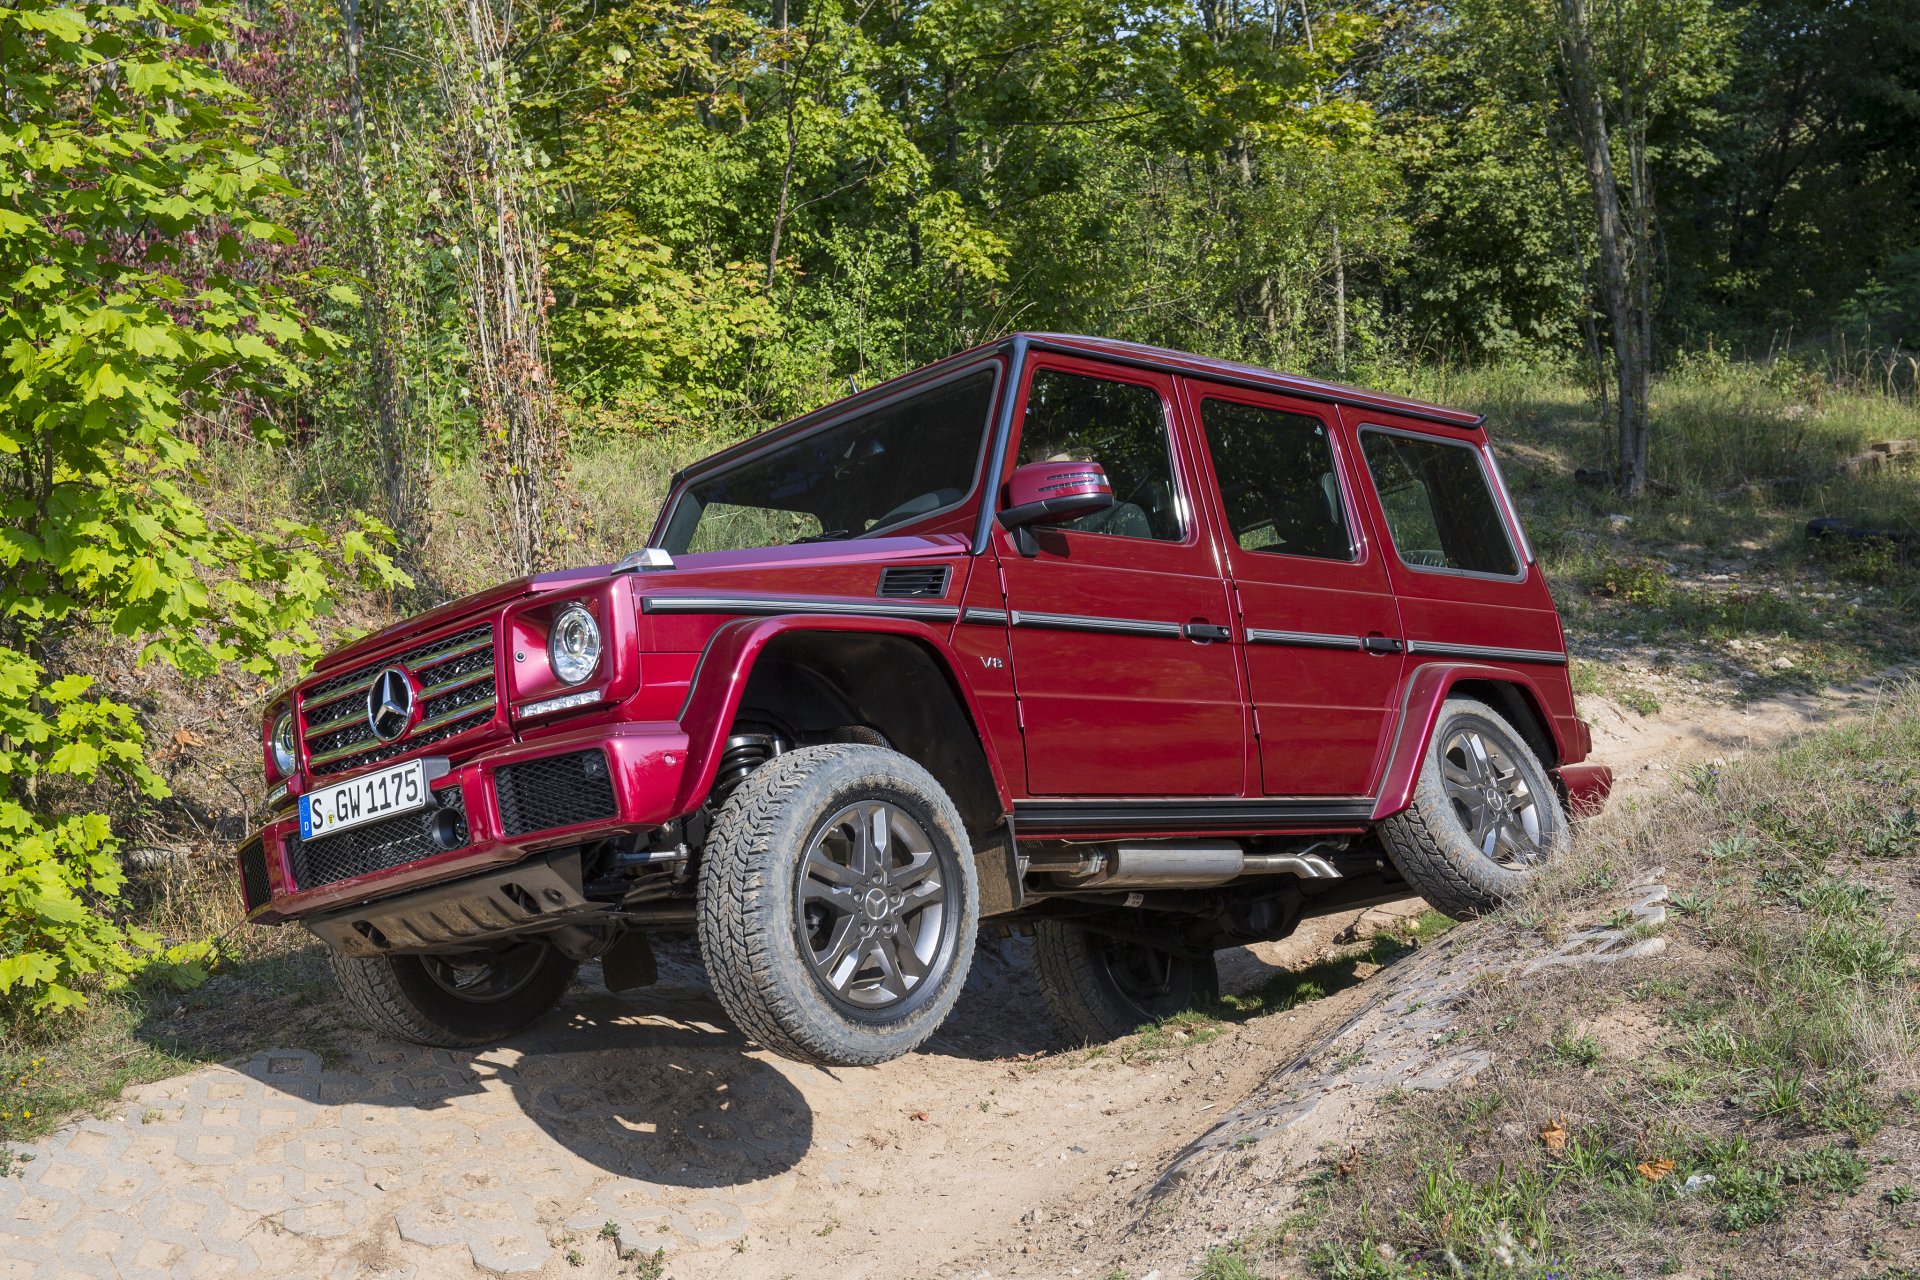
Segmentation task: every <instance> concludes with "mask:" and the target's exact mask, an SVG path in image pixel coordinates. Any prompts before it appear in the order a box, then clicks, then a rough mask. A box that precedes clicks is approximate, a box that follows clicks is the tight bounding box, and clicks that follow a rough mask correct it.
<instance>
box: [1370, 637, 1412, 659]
mask: <svg viewBox="0 0 1920 1280" xmlns="http://www.w3.org/2000/svg"><path fill="white" fill-rule="evenodd" d="M1360 647H1361V648H1362V649H1365V650H1366V651H1367V652H1368V653H1374V654H1379V655H1380V656H1381V657H1386V656H1388V655H1390V654H1395V653H1402V652H1405V650H1406V646H1405V645H1403V644H1401V643H1400V642H1399V641H1398V640H1396V639H1394V638H1393V637H1392V636H1361V637H1360Z"/></svg>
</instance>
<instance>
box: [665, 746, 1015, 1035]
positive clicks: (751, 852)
mask: <svg viewBox="0 0 1920 1280" xmlns="http://www.w3.org/2000/svg"><path fill="white" fill-rule="evenodd" d="M979 900H980V894H979V888H978V882H977V879H976V875H975V871H974V865H973V851H972V847H971V845H970V844H969V843H968V840H967V835H966V830H965V828H964V827H963V826H962V825H961V822H960V815H959V814H958V813H957V812H956V811H955V809H954V807H953V802H952V801H951V800H949V799H948V798H947V794H946V792H944V791H942V790H941V788H940V784H939V783H937V782H935V781H934V780H933V778H932V776H931V775H929V774H928V773H927V771H926V770H924V769H922V768H921V767H920V766H919V765H917V764H915V763H914V762H913V761H912V760H910V759H908V758H907V757H905V756H903V755H901V754H900V753H898V752H896V751H890V750H887V749H886V748H884V747H877V746H868V745H864V744H848V743H835V744H830V745H826V746H815V747H803V748H801V749H800V750H798V751H791V752H788V753H786V754H785V755H782V756H779V757H778V758H776V759H775V760H773V761H772V762H771V763H769V764H765V765H762V766H761V767H760V768H759V769H756V770H755V771H754V772H753V773H752V774H751V775H749V776H748V778H747V779H746V781H744V782H742V783H741V784H740V786H739V789H738V790H736V791H735V792H734V793H733V795H732V796H730V797H729V798H728V800H727V803H726V805H725V807H724V808H722V809H721V811H720V816H719V818H718V819H717V820H716V821H715V822H714V825H713V832H712V835H711V836H710V837H709V838H708V840H707V844H706V848H705V850H704V851H703V852H702V854H701V866H700V953H701V956H702V957H703V959H704V960H705V961H706V966H707V973H708V975H709V977H710V978H711V979H712V982H713V989H714V993H715V994H716V995H718V996H719V998H720V1003H721V1004H722V1005H723V1006H725V1007H726V1010H727V1012H728V1013H729V1014H731V1015H732V1016H733V1019H734V1021H735V1022H736V1023H738V1024H739V1026H740V1028H741V1030H743V1031H745V1032H746V1033H747V1034H749V1035H751V1036H752V1037H753V1038H754V1039H756V1040H758V1041H760V1042H761V1043H762V1044H764V1045H766V1046H767V1047H768V1048H770V1049H772V1050H774V1051H775V1052H777V1053H781V1054H784V1055H786V1056H787V1057H790V1058H795V1059H798V1060H800V1061H802V1062H817V1063H823V1064H826V1065H830V1066H868V1065H872V1064H874V1063H880V1062H886V1061H888V1060H889V1059H892V1058H897V1057H899V1056H900V1055H901V1054H904V1053H907V1052H909V1051H910V1050H912V1049H914V1048H915V1047H917V1046H918V1045H919V1044H920V1042H921V1041H923V1040H925V1039H926V1038H927V1037H928V1036H930V1035H932V1034H933V1032H934V1029H935V1028H937V1027H938V1026H939V1025H940V1023H941V1021H942V1020H943V1019H945V1018H946V1016H947V1013H948V1011H949V1010H951V1009H952V1008H953V1003H954V1001H955V1000H956V999H958V998H959V995H960V988H961V986H962V985H963V984H964V983H965V982H966V977H967V969H968V966H969V965H970V964H971V963H972V961H973V945H974V931H975V929H976V928H977V926H978V924H979Z"/></svg>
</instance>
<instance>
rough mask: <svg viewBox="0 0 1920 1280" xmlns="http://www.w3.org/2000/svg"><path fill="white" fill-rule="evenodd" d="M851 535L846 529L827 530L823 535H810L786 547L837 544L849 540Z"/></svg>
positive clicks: (797, 539)
mask: <svg viewBox="0 0 1920 1280" xmlns="http://www.w3.org/2000/svg"><path fill="white" fill-rule="evenodd" d="M852 536H853V534H852V533H851V532H850V531H848V530H846V529H829V530H827V531H826V532H825V533H810V534H808V535H807V536H806V537H804V538H795V539H794V540H793V541H792V542H789V543H788V544H787V545H788V546H790V547H797V546H799V545H800V544H801V543H803V542H838V541H840V540H841V539H842V538H851V537H852Z"/></svg>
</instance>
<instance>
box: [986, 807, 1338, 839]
mask: <svg viewBox="0 0 1920 1280" xmlns="http://www.w3.org/2000/svg"><path fill="white" fill-rule="evenodd" d="M1373 806H1374V802H1373V801H1372V800H1371V799H1369V798H1366V797H1357V798H1354V799H1335V800H1323V799H1319V798H1317V797H1316V798H1314V799H1302V800H1271V799H1260V800H1019V801H1015V802H1014V806H1013V821H1014V829H1015V830H1016V831H1017V832H1018V833H1019V836H1020V839H1022V840H1043V839H1049V838H1052V837H1056V836H1061V835H1099V834H1105V833H1124V832H1147V831H1178V832H1182V833H1186V832H1198V831H1246V832H1259V833H1268V832H1272V833H1276V834H1277V833H1282V832H1289V831H1329V830H1331V831H1358V830H1362V829H1364V828H1365V827H1366V826H1367V824H1368V822H1369V821H1370V820H1371V819H1372V817H1373Z"/></svg>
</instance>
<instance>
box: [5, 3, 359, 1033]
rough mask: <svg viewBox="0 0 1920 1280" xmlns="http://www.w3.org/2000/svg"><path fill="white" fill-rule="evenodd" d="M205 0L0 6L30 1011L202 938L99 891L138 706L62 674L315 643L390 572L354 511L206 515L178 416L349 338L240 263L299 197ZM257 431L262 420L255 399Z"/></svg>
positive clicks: (251, 666)
mask: <svg viewBox="0 0 1920 1280" xmlns="http://www.w3.org/2000/svg"><path fill="white" fill-rule="evenodd" d="M231 34H232V27H231V25H230V15H229V14H228V13H227V11H226V10H225V9H223V8H222V7H220V6H219V5H217V4H202V5H200V6H199V7H197V8H195V9H192V10H187V9H176V8H172V7H170V6H168V5H167V4H164V3H160V2H158V0H137V2H136V3H132V4H105V3H84V2H83V3H79V4H71V5H61V4H57V3H53V2H52V0H22V2H21V3H19V4H16V5H12V6H9V7H7V8H6V9H4V10H0V91H3V92H4V94H5V96H6V99H7V100H8V101H9V102H10V103H12V104H14V105H13V107H12V109H10V110H9V112H8V113H7V114H6V116H5V118H4V120H3V121H0V196H4V200H3V201H0V292H4V295H5V297H6V298H7V300H8V302H7V307H6V310H5V311H4V312H0V355H3V356H4V359H5V361H6V374H5V377H4V383H0V387H3V388H4V400H3V401H0V403H4V406H5V407H4V408H3V409H0V455H4V466H5V470H4V472H3V473H0V503H3V504H4V505H0V562H3V563H4V565H5V575H4V578H0V1001H5V1002H6V1003H7V1004H8V1005H11V1006H20V1005H30V1006H31V1007H32V1008H33V1009H35V1010H39V1011H45V1010H51V1009H59V1008H64V1007H68V1006H72V1005H75V1004H79V1003H82V1002H83V1001H84V999H85V990H86V988H87V987H89V986H90V985H91V986H99V985H103V984H104V985H113V984H115V983H117V982H122V981H124V980H126V979H127V978H129V977H131V976H132V975H134V974H135V973H138V972H140V971H141V970H143V969H149V968H151V967H153V966H154V965H155V964H165V965H169V966H184V965H188V964H190V963H191V962H193V961H195V960H197V959H199V958H201V957H203V956H204V955H205V947H204V944H186V945H178V946H168V945H165V944H164V943H163V942H162V941H161V940H160V939H158V938H156V937H154V936H153V935H151V934H149V933H147V932H145V931H143V930H140V929H138V928H134V927H131V926H128V925H125V924H123V923H121V922H120V921H118V920H117V919H116V918H115V916H114V914H113V904H114V901H115V899H116V897H117V895H118V894H119V891H120V889H121V887H122V885H123V884H124V875H123V873H122V871H121V870H120V867H119V865H118V862H117V859H116V858H115V856H114V854H115V850H116V843H117V842H116V840H115V837H114V833H113V828H112V824H111V823H110V821H109V819H108V817H107V815H106V814H105V813H103V812H101V811H99V810H98V809H97V808H94V807H93V806H92V805H91V804H90V803H89V797H90V796H91V797H96V798H97V797H98V796H99V795H101V794H103V793H106V794H111V793H113V792H115V791H116V790H117V791H118V792H120V793H121V794H123V795H131V796H134V797H146V798H148V799H152V798H157V797H158V796H160V795H162V794H163V793H164V784H163V783H162V782H161V780H160V778H159V777H158V775H156V774H155V773H154V772H153V771H152V770H151V769H150V768H149V767H148V765H147V763H146V760H145V758H144V755H143V734H142V731H141V727H140V724H139V721H138V720H137V718H136V716H135V712H134V710H133V709H132V708H131V707H129V706H127V705H124V704H122V703H119V702H116V701H114V700H112V699H110V698H107V697H105V696H102V695H101V694H100V692H99V691H98V690H97V689H96V688H95V684H94V681H93V679H92V678H91V677H90V676H87V675H81V674H75V673H71V672H65V671H63V669H62V668H63V664H64V660H65V658H66V656H67V655H68V654H70V653H73V652H75V651H76V650H77V649H78V648H79V647H80V645H81V644H82V642H83V641H84V640H85V639H86V638H87V637H88V636H89V635H90V634H93V633H98V632H111V633H112V634H115V635H118V636H121V637H127V638H130V639H132V640H134V641H136V642H138V643H139V645H140V657H141V660H142V661H143V662H161V663H165V664H168V665H170V666H173V667H177V668H179V669H180V670H182V671H183V672H186V673H188V674H190V675H195V676H205V675H208V674H210V673H212V672H213V671H215V670H216V669H217V668H218V666H219V665H220V664H221V663H223V662H234V663H238V664H240V665H241V666H242V667H243V668H244V669H246V670H249V671H252V672H254V673H255V674H256V675H268V674H271V673H273V672H275V671H276V670H277V669H278V663H279V660H281V659H284V658H290V657H294V656H297V655H300V654H304V653H309V652H311V651H312V650H313V649H314V648H315V647H316V645H317V642H318V636H317V633H316V632H315V630H314V627H313V619H314V616H315V614H316V613H317V612H318V611H319V610H321V609H323V608H324V607H325V606H326V604H327V601H328V598H329V594H330V591H331V585H330V579H332V578H334V577H336V576H339V575H341V574H343V573H344V574H346V575H349V576H361V577H363V578H365V579H366V580H368V581H370V582H383V581H384V582H390V581H393V580H394V578H393V571H392V568H391V565H390V563H389V562H388V561H387V560H386V558H385V556H384V555H383V554H382V553H381V552H380V551H379V549H378V547H377V545H376V542H377V539H378V537H379V536H380V531H379V529H378V528H377V527H376V526H372V525H370V524H366V523H364V522H362V523H360V524H357V525H355V526H353V527H349V528H347V529H345V530H343V531H329V530H324V529H321V528H319V527H316V526H312V525H302V524H297V523H294V522H290V521H289V522H282V523H281V524H279V525H278V526H277V527H276V528H275V529H274V530H273V531H272V532H271V533H270V534H265V535H261V534H255V533H249V532H245V531H242V530H240V529H237V528H234V527H232V526H230V525H228V524H225V523H223V522H221V521H219V520H217V519H214V518H212V517H210V516H209V515H208V514H207V513H206V512H205V511H204V510H203V509H202V508H201V507H200V505H199V504H198V503H197V502H196V501H195V500H194V498H193V497H192V496H191V492H190V489H191V485H192V483H193V479H194V468H195V461H196V457H197V451H196V449H195V447H194V445H193V444H192V443H191V442H190V439H189V435H188V431H189V424H190V423H194V422H207V421H210V420H216V419H219V418H221V417H223V416H226V415H233V414H237V413H240V412H243V411H244V410H245V409H246V407H248V406H254V407H259V406H262V405H264V404H265V402H266V400H267V398H269V397H271V396H273V395H275V394H277V393H279V392H281V391H283V390H284V389H286V388H288V387H293V386H298V385H299V384H300V383H302V382H303V381H304V380H305V379H306V378H307V376H308V374H307V373H306V371H305V369H304V363H305V362H306V361H308V360H311V359H314V358H319V357H324V356H325V355H326V354H328V353H329V352H330V351H332V350H333V349H334V348H336V347H337V345H338V343H339V339H338V338H336V337H335V336H334V335H333V334H331V333H329V332H328V331H326V330H325V329H322V328H319V327H317V326H313V325H311V324H309V323H307V322H306V320H305V318H304V317H303V315H302V313H301V311H300V310H299V308H298V306H297V305H296V303H295V301H294V300H293V299H291V298H289V297H287V296H285V295H283V294H280V293H278V292H276V291H274V290H272V289H270V288H267V287H264V286H262V285H261V284H259V283H257V282H256V281H255V280H254V279H253V278H252V274H253V273H252V271H251V270H250V267H251V265H252V264H253V263H254V262H257V261H258V260H260V259H263V258H268V259H270V258H271V257H272V256H273V254H274V253H275V252H276V250H277V249H278V248H279V247H281V246H284V245H285V244H286V243H287V242H288V241H289V240H290V236H289V235H288V233H287V232H286V231H284V230H283V229H281V228H280V227H279V226H277V225H276V224H275V223H274V222H273V221H272V220H271V209H272V206H273V205H274V204H275V203H276V202H277V201H279V200H282V199H284V198H286V197H287V196H289V195H290V194H291V188H290V187H289V186H288V184H287V183H286V182H285V180H284V179H283V178H281V177H280V176H279V172H278V167H277V164H276V162H275V158H274V156H273V155H272V154H271V153H268V152H262V151H260V150H258V149H256V147H255V146H254V145H253V144H252V142H251V140H250V137H249V130H250V126H251V124H252V113H251V110H250V108H249V106H248V104H247V101H246V100H245V98H244V96H243V95H242V94H241V93H240V92H239V90H238V89H236V88H235V87H234V86H233V85H232V84H231V83H229V82H228V81H227V80H225V79H224V78H222V77H221V76H220V75H219V74H217V73H216V72H215V71H214V70H213V69H212V68H211V67H210V66H209V65H208V63H207V61H206V60H205V57H204V56H203V55H202V54H199V53H196V52H195V51H196V50H202V49H204V48H205V46H207V45H209V44H211V43H214V42H217V41H222V40H227V39H229V38H230V37H231ZM259 430H261V431H262V432H263V433H266V434H271V433H272V431H273V428H272V427H271V425H270V424H268V423H266V422H264V421H263V422H261V423H260V424H259Z"/></svg>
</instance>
